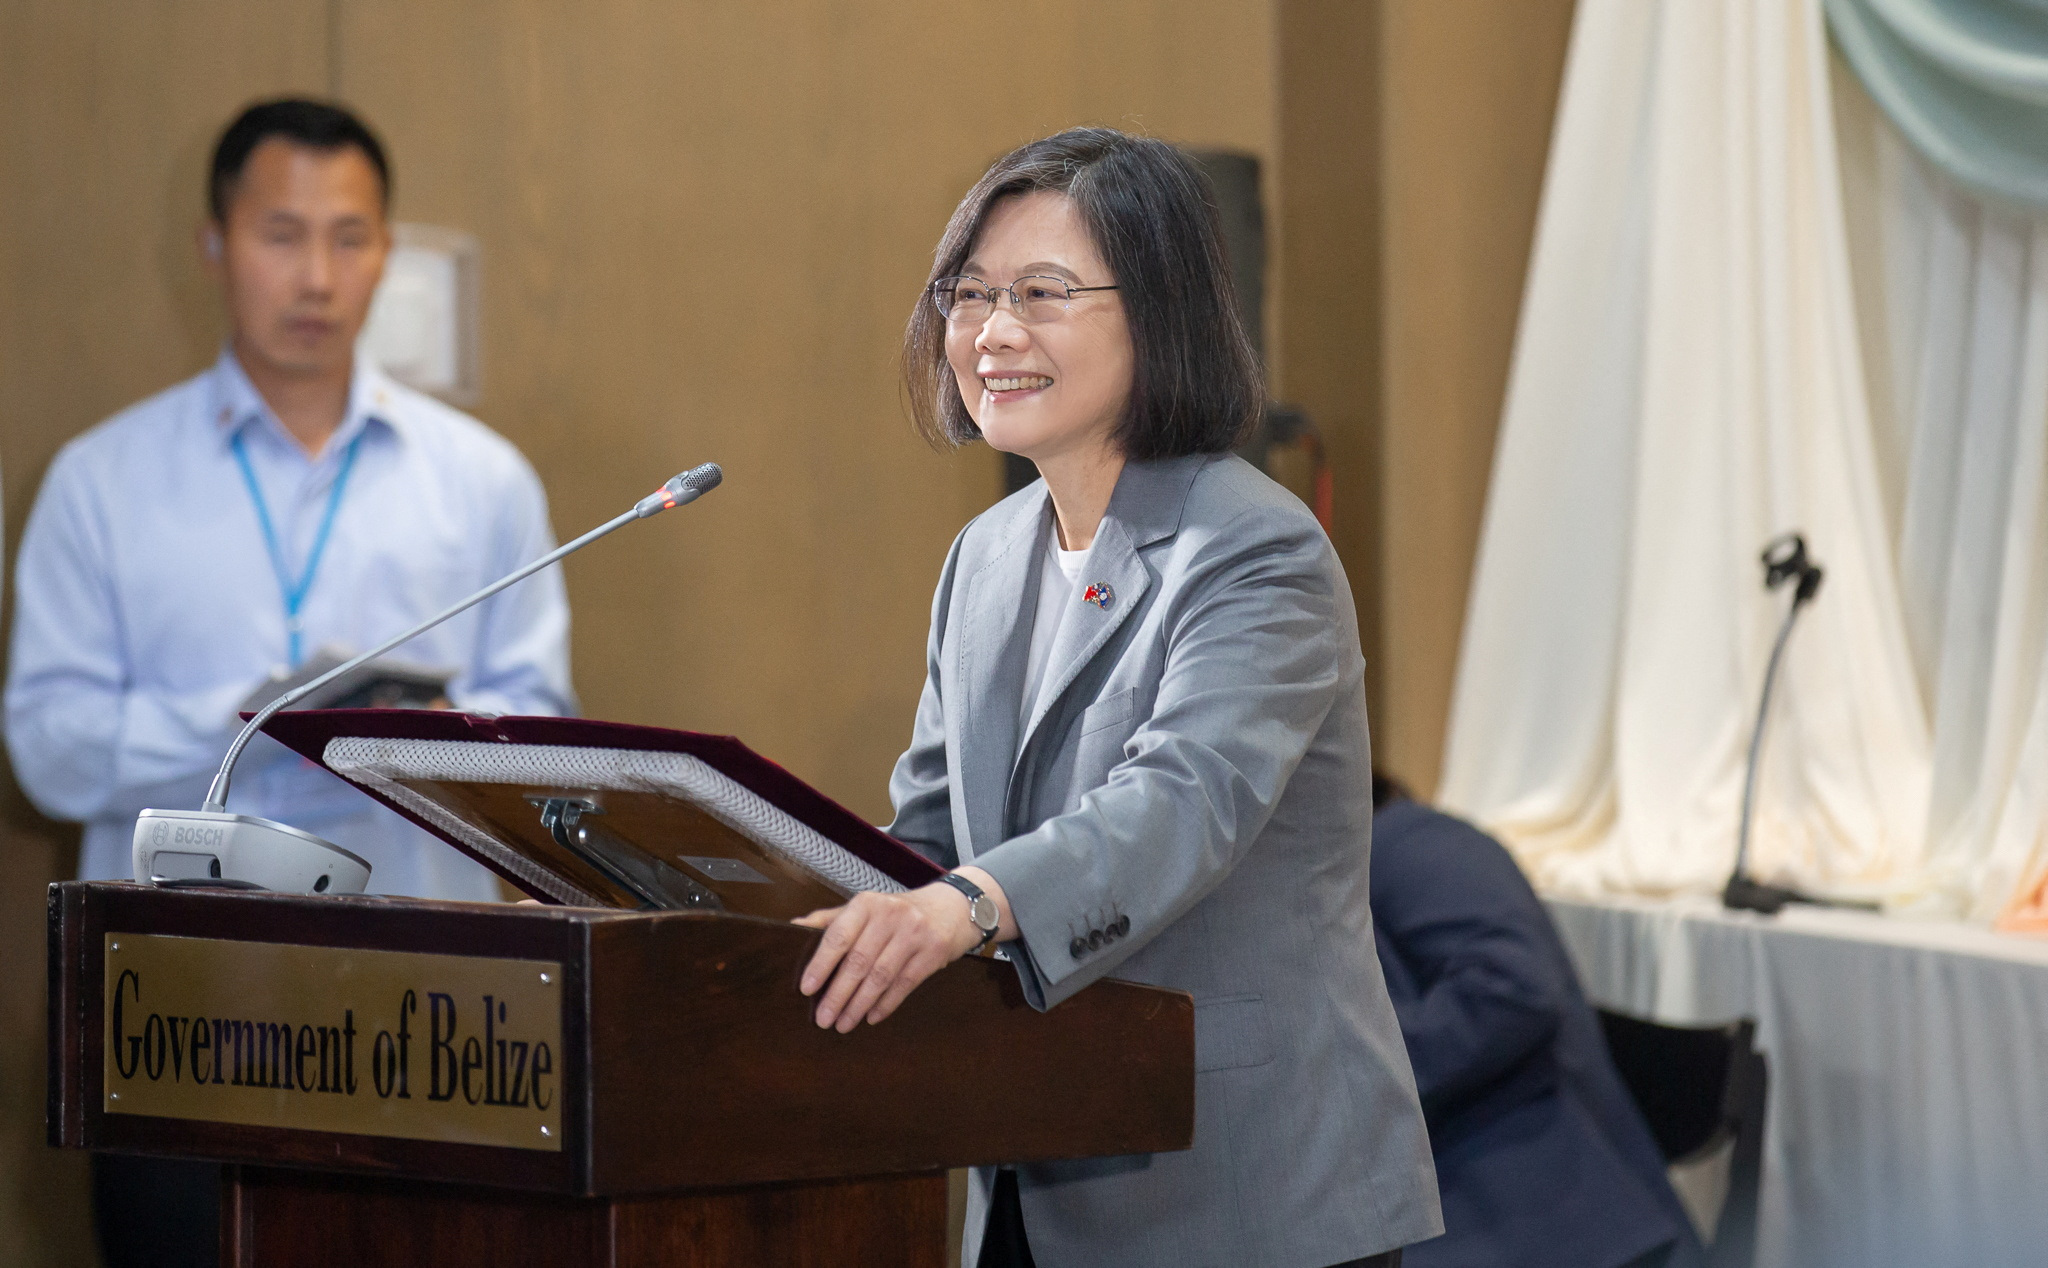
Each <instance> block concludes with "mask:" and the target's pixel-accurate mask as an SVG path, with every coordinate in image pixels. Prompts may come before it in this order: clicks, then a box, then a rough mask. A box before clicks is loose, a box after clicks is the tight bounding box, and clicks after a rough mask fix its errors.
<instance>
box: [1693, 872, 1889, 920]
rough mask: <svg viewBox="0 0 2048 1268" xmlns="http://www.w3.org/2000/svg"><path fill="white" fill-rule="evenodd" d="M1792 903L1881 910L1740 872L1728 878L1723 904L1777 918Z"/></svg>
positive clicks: (1855, 909)
mask: <svg viewBox="0 0 2048 1268" xmlns="http://www.w3.org/2000/svg"><path fill="white" fill-rule="evenodd" d="M1791 903H1805V904H1806V905H1807V906H1809V907H1834V908H1837V909H1840V910H1845V911H1878V910H1881V909H1880V908H1879V907H1878V905H1877V904H1876V903H1866V902H1857V901H1854V900H1852V899H1843V898H1817V897H1815V896H1814V895H1812V894H1808V893H1806V892H1804V891H1802V890H1797V889H1793V888H1791V887H1790V886H1787V885H1766V884H1764V883H1763V882H1762V881H1757V880H1752V879H1750V878H1749V877H1748V876H1746V875H1744V874H1743V873H1741V872H1737V873H1736V874H1735V875H1733V876H1731V877H1729V878H1728V885H1727V888H1725V889H1723V890H1722V891H1721V905H1722V906H1723V907H1726V908H1727V909H1728V910H1730V911H1754V912H1759V913H1761V914H1763V915H1766V916H1775V915H1777V914H1778V913H1779V912H1781V911H1783V910H1784V909H1785V908H1786V906H1788V905H1789V904H1791Z"/></svg>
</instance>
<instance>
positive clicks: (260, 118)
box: [206, 97, 391, 222]
mask: <svg viewBox="0 0 2048 1268" xmlns="http://www.w3.org/2000/svg"><path fill="white" fill-rule="evenodd" d="M272 137H283V138H284V139H285V140H287V141H290V142H291V143H292V144H294V145H304V146H308V147H311V148H312V149H316V150H340V149H346V148H347V147H349V146H354V147H355V148H356V149H358V150H361V151H362V152H363V157H364V158H366V159H368V160H370V166H371V167H374V168H376V169H377V184H378V187H379V188H380V189H381V190H382V199H381V201H382V203H383V206H384V209H385V210H386V211H389V210H391V164H390V163H388V162H386V161H385V158H384V146H383V144H382V143H381V142H379V141H378V140H377V134H376V133H374V132H372V131H370V129H369V127H368V126H367V125H365V124H364V123H363V121H362V120H361V119H358V118H356V117H355V116H354V115H352V114H350V113H349V112H348V111H347V110H344V109H343V108H342V107H340V106H337V105H334V104H332V103H330V102H325V101H311V100H308V99H307V98H304V97H284V98H280V99H279V100H276V101H259V102H257V103H256V104H255V105H253V106H250V107H249V108H248V109H247V110H244V111H243V112H242V113H241V114H240V115H238V116H236V118H235V121H234V122H233V123H230V124H229V125H228V128H227V131H225V132H223V133H221V134H220V143H219V144H217V145H215V146H214V147H213V174H212V177H211V178H210V179H209V180H208V181H207V184H206V205H207V209H208V210H209V211H211V212H212V213H213V218H214V219H215V220H217V221H222V222H225V221H226V220H227V215H228V203H229V202H230V201H232V200H233V198H234V195H235V185H236V183H237V182H239V181H240V180H241V179H242V169H243V168H245V167H247V166H248V165H249V156H250V155H251V154H253V153H255V151H256V147H257V146H259V145H261V144H263V143H264V142H265V141H268V140H269V139H270V138H272Z"/></svg>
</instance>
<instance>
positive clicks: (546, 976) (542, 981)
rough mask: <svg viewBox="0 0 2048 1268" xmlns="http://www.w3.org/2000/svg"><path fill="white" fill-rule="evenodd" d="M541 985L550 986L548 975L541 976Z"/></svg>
mask: <svg viewBox="0 0 2048 1268" xmlns="http://www.w3.org/2000/svg"><path fill="white" fill-rule="evenodd" d="M540 984H541V985H542V986H546V985H547V984H548V975H547V974H545V973H543V974H541V975H540Z"/></svg>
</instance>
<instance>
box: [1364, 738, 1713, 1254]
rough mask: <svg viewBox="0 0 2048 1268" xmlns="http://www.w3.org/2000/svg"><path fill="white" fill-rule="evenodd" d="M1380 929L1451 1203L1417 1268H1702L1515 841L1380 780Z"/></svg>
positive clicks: (1375, 834)
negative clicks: (1512, 845) (1514, 852)
mask: <svg viewBox="0 0 2048 1268" xmlns="http://www.w3.org/2000/svg"><path fill="white" fill-rule="evenodd" d="M1372 927H1373V934H1374V937H1375V938H1376V939H1377V941H1378V943H1379V950H1380V965H1381V968H1382V969H1383V970H1384V971H1385V973H1386V976H1387V992H1388V994H1390V995H1391V996H1393V1000H1394V1014H1395V1016H1397V1017H1398V1018H1400V1021H1401V1037H1402V1038H1403V1039H1404V1040H1405V1041H1406V1042H1407V1045H1408V1058H1409V1062H1410V1064H1411V1065H1412V1066H1413V1067H1414V1070H1415V1086H1416V1090H1417V1091H1418V1092H1420V1093H1421V1094H1422V1112H1423V1116H1424V1118H1425V1119H1427V1120H1428V1123H1429V1141H1430V1148H1431V1151H1432V1152H1433V1153H1434V1154H1435V1157H1436V1174H1437V1186H1438V1189H1439V1192H1440V1194H1441V1196H1442V1200H1443V1212H1444V1232H1443V1236H1441V1237H1437V1238H1433V1239H1432V1240H1430V1241H1426V1242H1418V1243H1417V1244H1415V1245H1413V1246H1410V1247H1408V1250H1407V1257H1406V1259H1405V1261H1404V1262H1405V1263H1406V1264H1407V1265H1408V1268H1697V1266H1698V1265H1699V1264H1701V1263H1703V1262H1704V1252H1703V1250H1702V1248H1701V1246H1700V1243H1699V1239H1698V1237H1697V1236H1696V1235H1695V1234H1694V1232H1693V1228H1692V1223H1691V1219H1690V1217H1689V1216H1687V1215H1686V1213H1685V1208H1684V1207H1683V1206H1681V1205H1680V1204H1679V1200H1678V1194H1677V1193H1676V1192H1674V1191H1673V1190H1672V1188H1671V1182H1670V1180H1669V1179H1668V1178H1667V1177H1666V1175H1665V1172H1664V1159H1663V1156H1662V1155H1661V1154H1659V1153H1658V1151H1657V1143H1656V1141H1655V1140H1654V1139H1653V1138H1652V1137H1651V1135H1650V1129H1649V1126H1648V1124H1646V1123H1645V1122H1644V1121H1643V1118H1642V1115H1641V1113H1640V1112H1639V1111H1638V1110H1637V1109H1636V1106H1635V1102H1634V1101H1633V1100H1632V1099H1630V1096H1629V1093H1628V1089H1627V1087H1626V1085H1624V1084H1623V1083H1622V1081H1621V1075H1620V1073H1619V1072H1618V1071H1617V1070H1616V1069H1615V1068H1614V1061H1613V1058H1612V1057H1610V1056H1609V1055H1608V1052H1607V1041H1606V1039H1605V1038H1604V1037H1603V1036H1602V1034H1601V1030H1600V1022H1599V1019H1598V1018H1597V1017H1595V1016H1594V1013H1593V1009H1592V1007H1591V1005H1589V1004H1587V1002H1586V997H1585V995H1584V993H1583V992H1582V991H1581V990H1580V989H1579V981H1578V975H1577V974H1576V973H1575V972H1574V971H1573V970H1572V965H1571V960H1570V958H1569V956H1568V955H1567V954H1566V952H1565V949H1564V943H1563V942H1562V941H1561V940H1560V939H1559V938H1558V936H1557V930H1556V928H1555V927H1554V926H1552V925H1551V923H1550V916H1549V913H1547V912H1546V911H1544V909H1543V904H1542V902H1541V901H1540V900H1539V899H1538V898H1537V897H1536V891H1535V890H1533V889H1531V888H1530V887H1529V882H1528V880H1527V879H1526V878H1525V877H1524V876H1523V875H1522V871H1521V869H1520V868H1519V867H1517V866H1516V865H1515V860H1514V858H1513V857H1512V856H1511V855H1510V854H1509V853H1508V852H1507V849H1506V848H1505V847H1503V846H1502V845H1501V844H1500V842H1498V841H1495V840H1494V839H1493V838H1492V837H1490V836H1487V835H1486V834H1485V833H1484V832H1481V831H1480V830H1479V829H1477V828H1475V827H1473V826H1472V825H1471V824H1469V823H1466V822H1465V821H1463V820H1462V819H1454V818H1452V817H1451V816H1449V815H1447V814H1442V813H1439V812H1438V811H1435V810H1432V809H1430V808H1429V807H1427V806H1424V805H1421V804H1420V803H1418V802H1415V801H1412V800H1410V799H1409V798H1408V797H1407V795H1406V794H1405V793H1404V792H1402V791H1401V789H1400V788H1399V786H1398V785H1396V784H1394V783H1393V781H1391V780H1388V779H1386V778H1384V777H1383V776H1380V775H1374V777H1373V822H1372Z"/></svg>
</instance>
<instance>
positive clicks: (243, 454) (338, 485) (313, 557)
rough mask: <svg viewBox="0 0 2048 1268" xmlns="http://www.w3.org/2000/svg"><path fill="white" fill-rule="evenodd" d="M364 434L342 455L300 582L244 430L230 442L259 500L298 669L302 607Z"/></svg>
mask: <svg viewBox="0 0 2048 1268" xmlns="http://www.w3.org/2000/svg"><path fill="white" fill-rule="evenodd" d="M362 443H363V434H362V433H361V432H357V433H356V438H355V439H354V440H351V441H350V442H348V450H347V451H346V452H345V453H343V454H342V455H341V469H340V470H339V471H337V472H335V474H334V487H333V488H332V489H331V490H329V491H328V494H327V513H326V514H325V515H323V516H321V517H320V531H319V532H317V533H315V534H314V535H313V549H312V550H311V551H309V552H308V553H307V555H306V570H305V571H304V572H302V573H300V574H299V580H298V583H297V584H296V585H294V584H293V583H292V579H291V574H290V573H288V572H286V571H285V566H284V546H283V545H282V543H280V542H279V541H278V539H277V528H276V527H275V526H274V525H273V524H272V523H271V522H270V508H269V507H268V506H266V505H265V504H264V501H263V490H262V489H261V488H259V487H258V486H257V484H256V469H255V468H254V467H251V466H250V465H249V451H248V450H247V449H246V448H244V447H243V445H242V433H240V432H236V433H235V438H234V440H233V441H231V442H230V444H231V445H232V446H233V448H234V451H235V461H236V462H237V463H240V464H241V467H242V483H244V484H246V485H248V486H249V500H250V501H252V502H254V503H255V504H256V522H257V523H258V524H260V525H262V526H263V544H264V545H265V546H267V547H269V548H270V567H271V570H272V571H273V572H275V573H276V574H277V588H278V590H279V591H281V592H282V593H283V595H284V628H285V636H286V640H287V650H288V652H289V655H290V659H291V666H292V668H293V669H297V668H298V667H299V665H300V663H301V662H303V661H304V660H305V658H306V657H305V625H304V623H303V622H301V621H300V619H299V609H300V608H302V607H304V606H305V604H306V594H307V592H308V591H310V590H311V589H312V588H313V576H314V574H315V573H317V572H319V571H320V557H321V556H322V555H324V554H326V553H327V537H328V535H329V534H330V533H332V532H333V531H334V513H335V512H336V511H338V510H340V509H341V494H342V491H343V490H344V489H346V488H348V473H349V472H350V471H352V470H354V469H355V465H356V450H357V449H358V448H360V447H361V446H362Z"/></svg>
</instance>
